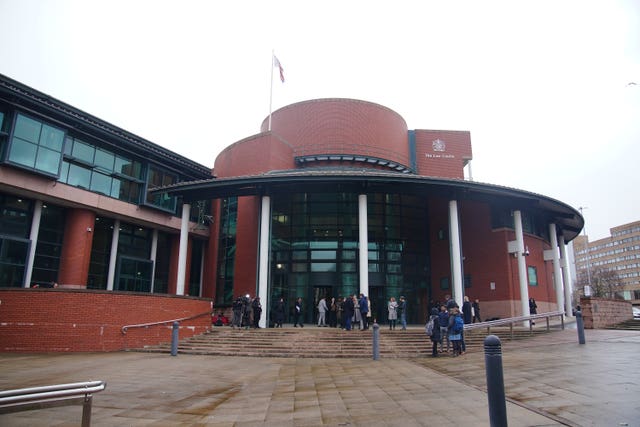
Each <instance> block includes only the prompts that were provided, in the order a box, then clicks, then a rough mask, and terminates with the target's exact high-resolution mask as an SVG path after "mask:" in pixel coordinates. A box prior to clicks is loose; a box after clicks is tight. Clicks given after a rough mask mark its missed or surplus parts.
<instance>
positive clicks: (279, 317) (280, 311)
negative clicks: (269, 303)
mask: <svg viewBox="0 0 640 427" xmlns="http://www.w3.org/2000/svg"><path fill="white" fill-rule="evenodd" d="M284 310H285V308H284V298H280V299H279V300H278V302H277V303H276V306H275V307H274V308H273V317H274V323H275V327H276V328H282V322H284Z"/></svg>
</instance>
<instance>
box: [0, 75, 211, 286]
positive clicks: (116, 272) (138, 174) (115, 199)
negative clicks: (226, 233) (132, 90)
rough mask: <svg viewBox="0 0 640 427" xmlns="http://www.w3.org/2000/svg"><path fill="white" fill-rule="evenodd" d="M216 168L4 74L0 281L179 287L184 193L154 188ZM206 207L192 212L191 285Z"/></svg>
mask: <svg viewBox="0 0 640 427" xmlns="http://www.w3.org/2000/svg"><path fill="white" fill-rule="evenodd" d="M210 176H211V171H210V170H209V169H208V168H206V167H204V166H202V165H199V164H197V163H196V162H193V161H191V160H189V159H186V158H184V157H181V156H179V155H177V154H175V153H173V152H170V151H168V150H166V149H164V148H162V147H160V146H158V145H155V144H153V143H151V142H149V141H145V140H144V139H142V138H139V137H137V136H135V135H133V134H130V133H128V132H126V131H125V130H122V129H119V128H117V127H115V126H113V125H111V124H109V123H106V122H104V121H102V120H100V119H98V118H96V117H93V116H90V115H88V114H86V113H84V112H82V111H80V110H77V109H75V108H74V107H71V106H69V105H66V104H64V103H62V102H60V101H57V100H55V99H53V98H51V97H50V96H48V95H45V94H42V93H40V92H37V91H36V90H34V89H31V88H29V87H27V86H24V85H23V84H21V83H19V82H16V81H14V80H11V79H9V78H8V77H6V76H1V75H0V286H4V287H32V286H39V287H49V286H52V285H53V284H54V283H59V284H60V286H63V287H73V288H87V289H104V290H106V289H108V290H122V291H136V292H156V293H172V292H173V293H175V289H176V277H175V274H176V272H175V269H176V268H175V263H176V262H177V256H178V250H177V244H176V243H177V239H178V237H179V232H180V223H181V220H180V218H179V216H177V215H176V214H177V213H178V212H181V206H182V202H181V200H180V199H179V198H178V197H175V196H168V195H166V194H153V195H151V194H150V193H149V191H150V190H152V189H154V188H158V187H162V186H166V185H170V184H176V183H178V182H181V181H191V180H194V179H206V178H208V177H210ZM209 211H210V204H209V203H204V202H201V203H195V204H194V209H193V210H192V213H193V216H192V217H191V218H190V221H191V224H192V228H193V230H194V231H193V233H192V234H191V240H190V245H189V246H188V248H189V251H190V253H192V260H191V264H192V267H193V268H192V269H191V271H190V273H191V274H190V275H189V276H188V277H189V280H190V281H189V284H188V291H189V292H191V293H192V294H194V295H200V294H201V286H202V277H201V270H200V266H201V265H202V260H201V255H202V253H203V248H204V247H205V244H206V242H207V240H208V229H207V227H206V226H205V225H204V220H203V218H204V215H207V214H209ZM172 264H173V265H174V266H172Z"/></svg>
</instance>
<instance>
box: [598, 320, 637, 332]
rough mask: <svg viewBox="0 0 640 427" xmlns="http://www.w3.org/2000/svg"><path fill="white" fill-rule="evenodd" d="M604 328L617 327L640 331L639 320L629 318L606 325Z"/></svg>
mask: <svg viewBox="0 0 640 427" xmlns="http://www.w3.org/2000/svg"><path fill="white" fill-rule="evenodd" d="M606 329H619V330H626V331H640V320H639V319H630V320H627V321H625V322H622V323H618V324H617V325H611V326H608V327H607V328H606Z"/></svg>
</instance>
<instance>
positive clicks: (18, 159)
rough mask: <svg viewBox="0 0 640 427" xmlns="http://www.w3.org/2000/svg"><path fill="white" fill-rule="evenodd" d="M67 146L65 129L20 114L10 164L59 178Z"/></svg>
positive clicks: (14, 132) (10, 153)
mask: <svg viewBox="0 0 640 427" xmlns="http://www.w3.org/2000/svg"><path fill="white" fill-rule="evenodd" d="M63 146H64V131H63V130H62V129H58V128H56V127H53V126H51V125H48V124H46V123H44V122H41V121H39V120H35V119H32V118H30V117H27V116H25V115H23V114H17V115H16V120H15V125H14V128H13V136H12V138H11V143H10V144H9V153H8V157H7V161H8V162H9V163H12V164H14V165H18V166H22V167H25V168H28V169H33V170H36V171H39V172H42V173H44V174H46V175H49V176H56V177H57V176H58V174H59V171H60V161H61V160H62V149H63Z"/></svg>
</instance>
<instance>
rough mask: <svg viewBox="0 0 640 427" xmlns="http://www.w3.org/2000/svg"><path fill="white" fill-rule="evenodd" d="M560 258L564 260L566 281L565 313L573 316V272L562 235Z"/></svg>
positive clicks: (563, 267) (563, 273) (563, 266)
mask: <svg viewBox="0 0 640 427" xmlns="http://www.w3.org/2000/svg"><path fill="white" fill-rule="evenodd" d="M560 257H561V259H562V277H563V279H564V312H565V315H566V316H573V310H572V308H573V307H571V300H572V296H573V289H572V286H571V270H570V269H569V258H568V257H567V244H566V243H565V241H564V236H563V235H562V234H561V235H560Z"/></svg>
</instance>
